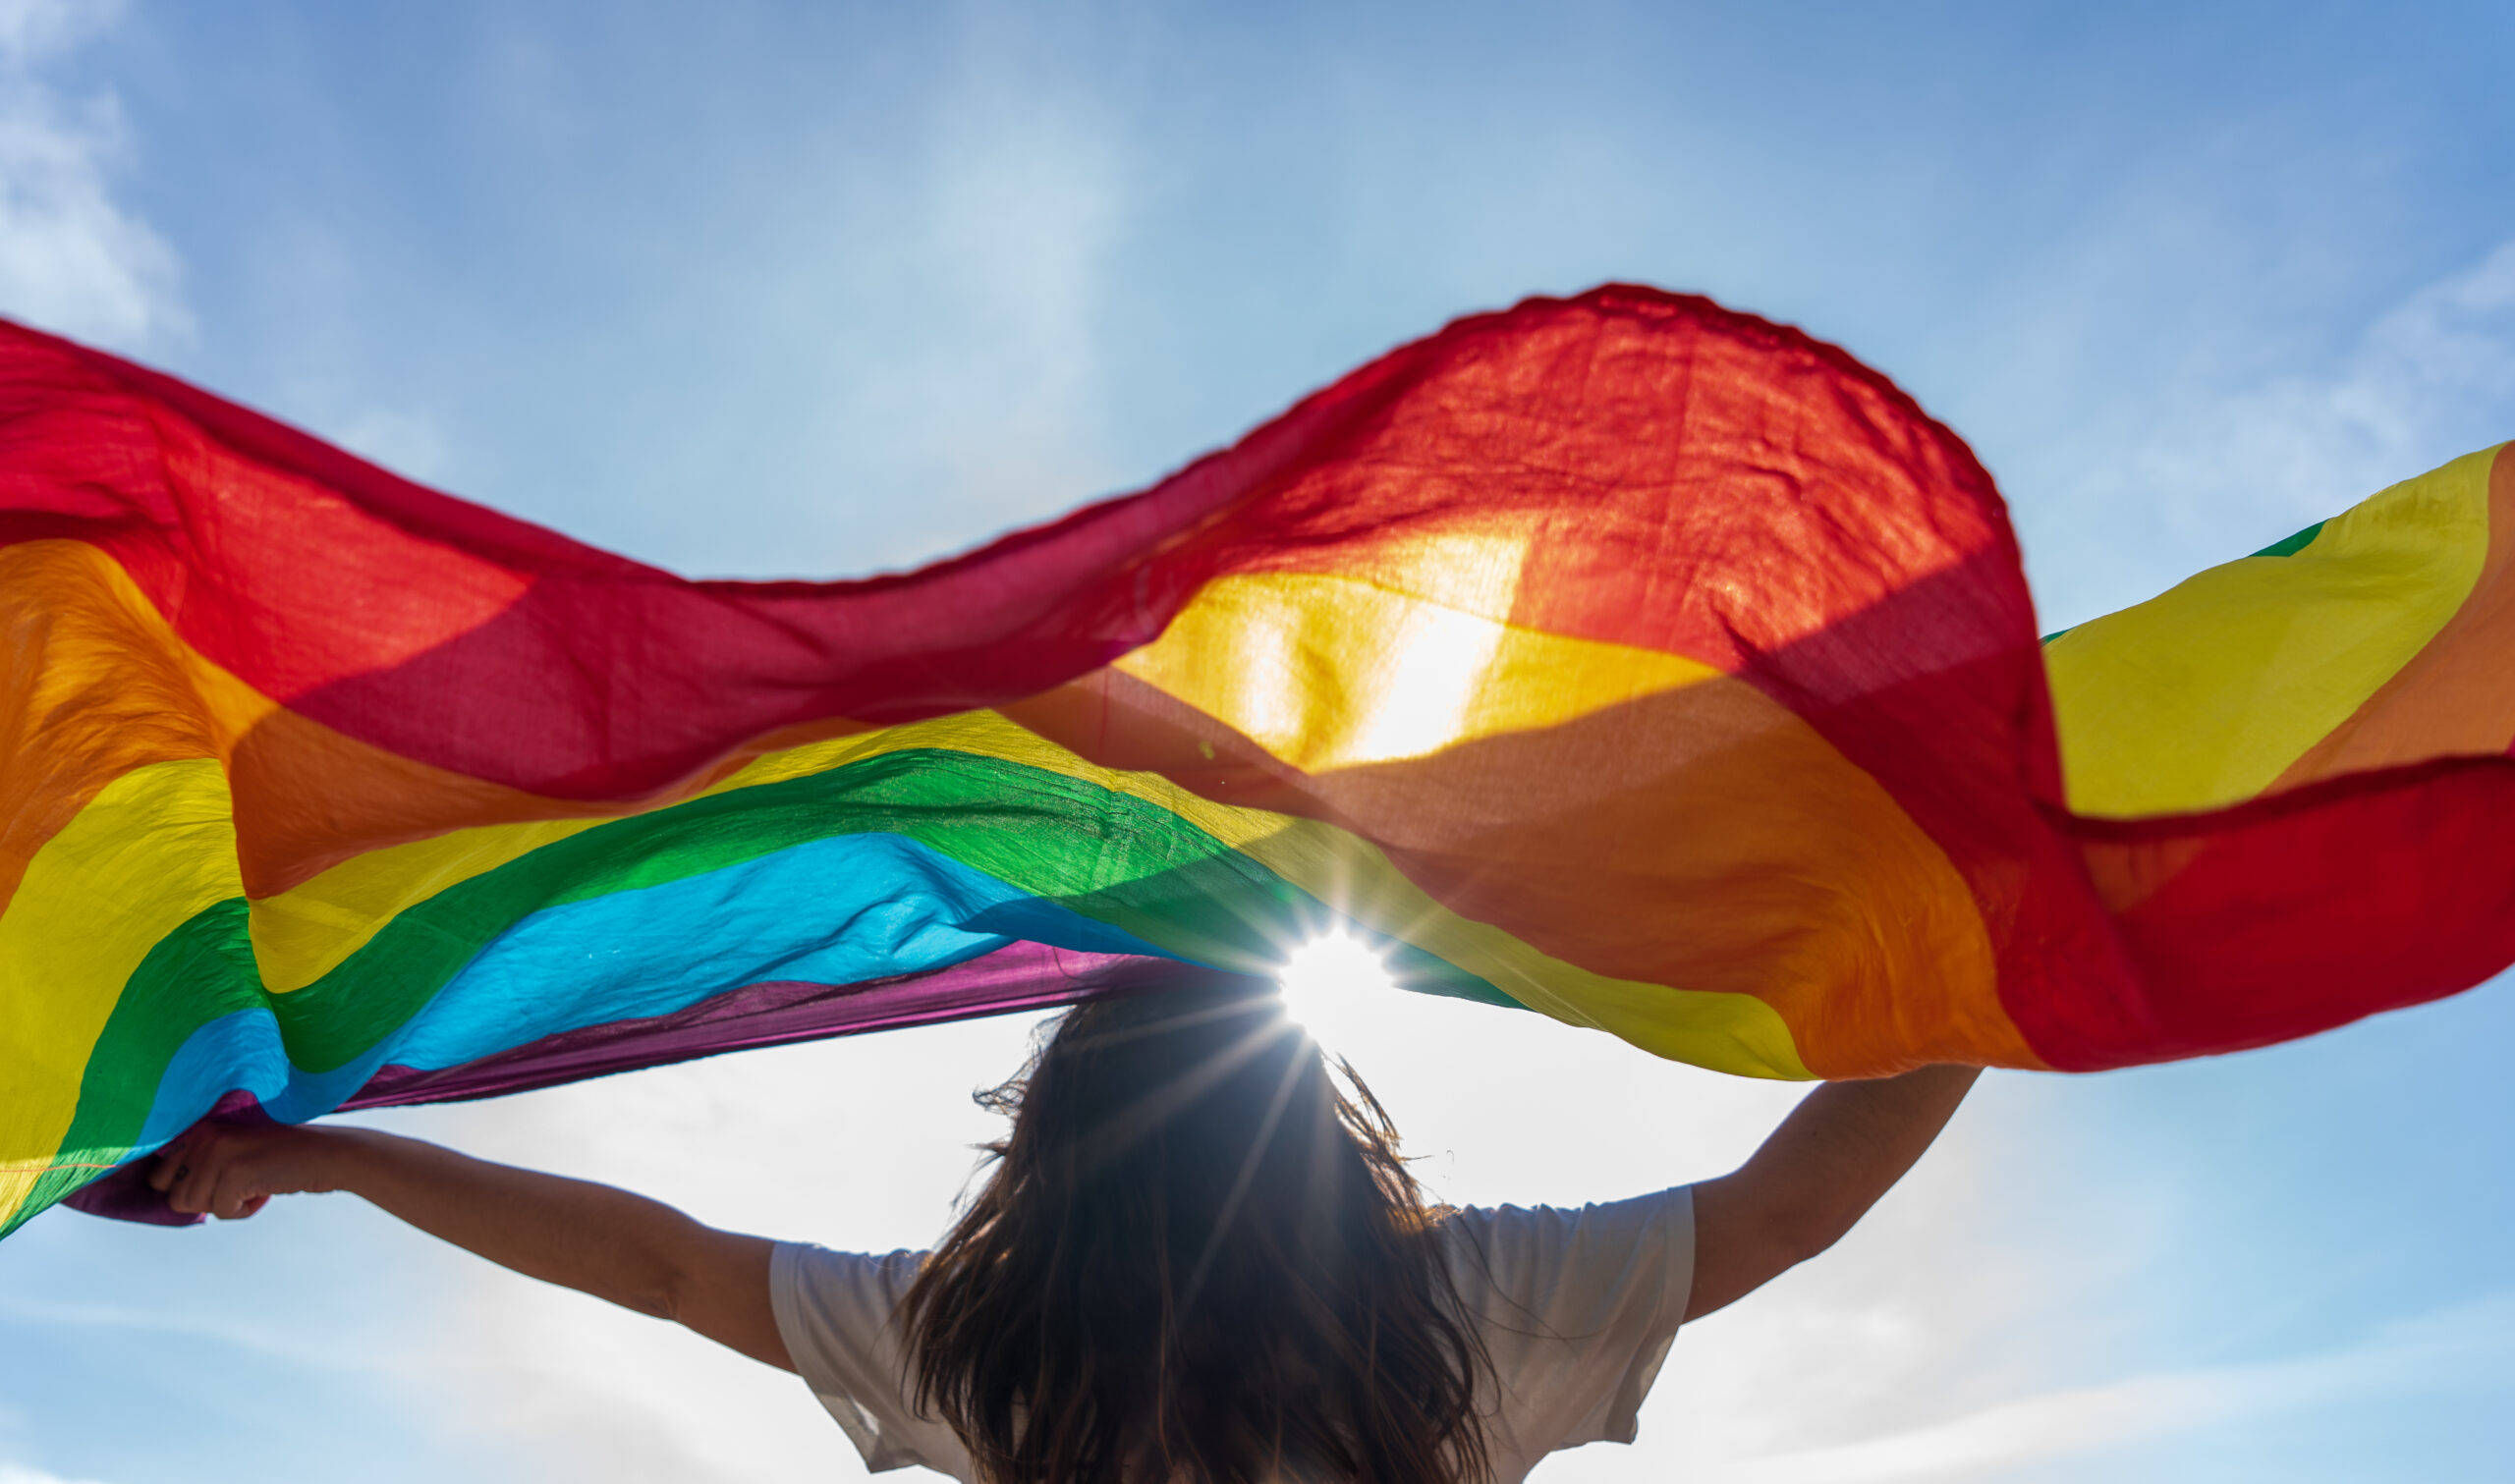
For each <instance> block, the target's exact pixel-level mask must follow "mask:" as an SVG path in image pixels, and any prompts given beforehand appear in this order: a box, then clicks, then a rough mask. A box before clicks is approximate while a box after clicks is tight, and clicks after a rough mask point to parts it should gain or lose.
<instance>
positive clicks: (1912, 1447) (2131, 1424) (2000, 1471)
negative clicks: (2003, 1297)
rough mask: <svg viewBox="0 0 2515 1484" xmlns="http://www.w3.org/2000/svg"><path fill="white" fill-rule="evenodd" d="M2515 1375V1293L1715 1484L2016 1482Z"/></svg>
mask: <svg viewBox="0 0 2515 1484" xmlns="http://www.w3.org/2000/svg"><path fill="white" fill-rule="evenodd" d="M2510 1373H2515V1292H2510V1293H2501V1294H2496V1295H2492V1296H2489V1297H2487V1298H2483V1299H2480V1300H2477V1301H2473V1302H2469V1303H2464V1304H2458V1305H2455V1306H2453V1307H2450V1308H2447V1309H2443V1310H2439V1311H2437V1312H2435V1313H2432V1314H2427V1315H2423V1316H2420V1317H2418V1318H2415V1319H2411V1320H2407V1321H2403V1322H2400V1323H2397V1324H2394V1325H2390V1326H2387V1327H2385V1328H2384V1329H2383V1330H2381V1331H2379V1332H2377V1333H2376V1334H2375V1335H2374V1336H2372V1337H2370V1338H2369V1339H2367V1340H2366V1341H2364V1342H2363V1343H2361V1344H2358V1345H2355V1346H2350V1347H2344V1348H2341V1349H2337V1350H2330V1351H2326V1352H2323V1353H2320V1354H2312V1355H2304V1356H2298V1357H2294V1358H2290V1359H2285V1360H2274V1361H2264V1362H2261V1363H2256V1364H2250V1365H2229V1366H2218V1367H2212V1368H2208V1369H2196V1370H2184V1371H2171V1372H2163V1373H2158V1374H2152V1375H2143V1376H2132V1377H2127V1378H2124V1379H2122V1380H2118V1381H2113V1382H2108V1383H2105V1384H2103V1385H2099V1386H2084V1387H2073V1388H2069V1389H2065V1390H2058V1391H2052V1392H2047V1393H2044V1394H2042V1395H2040V1396H2033V1397H2027V1398H2024V1399H2022V1400H2018V1401H2011V1402H2001V1403H1998V1404H1996V1405H1991V1406H1986V1407H1984V1408H1981V1409H1979V1410H1977V1411H1973V1412H1970V1413H1967V1414H1966V1415H1963V1416H1960V1417H1956V1418H1953V1419H1951V1420H1948V1421H1944V1422H1937V1423H1932V1424H1929V1425H1928V1426H1924V1427H1918V1428H1912V1429H1909V1430H1906V1431H1901V1432H1895V1433H1889V1434H1886V1435H1883V1436H1879V1437H1873V1438H1870V1439H1867V1440H1864V1441H1862V1442H1858V1443H1852V1444H1847V1445H1844V1446H1840V1447H1834V1448H1820V1449H1811V1450H1807V1451H1804V1452H1796V1453H1783V1454H1775V1455H1771V1456H1768V1457H1762V1458H1760V1459H1754V1460H1750V1461H1746V1462H1742V1463H1739V1464H1736V1465H1734V1466H1732V1467H1730V1468H1728V1469H1725V1470H1721V1471H1718V1472H1717V1473H1716V1474H1715V1475H1714V1476H1713V1477H1715V1478H1716V1479H1717V1480H1718V1481H1720V1484H1890V1481H1897V1480H1906V1479H1928V1480H1949V1481H1954V1480H1964V1479H1984V1478H1991V1477H1997V1476H2010V1477H2014V1476H2016V1475H2015V1474H2014V1473H2013V1472H2012V1471H2014V1470H2019V1469H2027V1468H2031V1467H2033V1466H2036V1465H2040V1464H2044V1463H2049V1462H2053V1461H2056V1460H2059V1459H2063V1458H2072V1457H2096V1456H2101V1455H2103V1454H2106V1453H2111V1452H2118V1451H2120V1450H2123V1449H2127V1448H2131V1447H2135V1446H2137V1445H2140V1444H2144V1443H2151V1442H2154V1441H2156V1440H2158V1439H2162V1438H2167V1437H2172V1436H2176V1435H2179V1434H2186V1433H2192V1432H2197V1431H2200V1430H2202V1429H2206V1428H2209V1427H2215V1426H2223V1425H2226V1424H2229V1423H2233V1422H2238V1421H2242V1420H2245V1419H2249V1418H2258V1417H2262V1416H2264V1415H2267V1414H2275V1413H2281V1412H2293V1411H2298V1410H2302V1409H2304V1408H2307V1407H2318V1406H2324V1405H2329V1404H2332V1403H2336V1402H2351V1401H2365V1400H2368V1399H2371V1398H2378V1397H2382V1396H2386V1395H2399V1394H2402V1393H2420V1392H2431V1391H2438V1390H2455V1389H2464V1388H2472V1389H2485V1390H2491V1391H2495V1390H2499V1389H2502V1388H2503V1387H2504V1386H2505V1385H2506V1384H2507V1382H2508V1380H2509V1378H2510Z"/></svg>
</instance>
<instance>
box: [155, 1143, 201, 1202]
mask: <svg viewBox="0 0 2515 1484" xmlns="http://www.w3.org/2000/svg"><path fill="white" fill-rule="evenodd" d="M191 1143H192V1135H191V1134H190V1133H179V1134H177V1135H175V1137H174V1138H172V1139H170V1140H168V1141H167V1144H166V1147H165V1148H163V1149H160V1150H158V1151H157V1161H156V1163H155V1164H153V1165H151V1166H149V1167H148V1188H149V1189H151V1190H170V1189H172V1188H173V1187H174V1184H175V1182H177V1181H179V1180H182V1179H183V1178H184V1177H186V1176H188V1175H190V1174H192V1173H193V1172H192V1162H191V1157H190V1145H191Z"/></svg>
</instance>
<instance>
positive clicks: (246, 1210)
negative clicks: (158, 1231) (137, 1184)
mask: <svg viewBox="0 0 2515 1484" xmlns="http://www.w3.org/2000/svg"><path fill="white" fill-rule="evenodd" d="M355 1137H356V1134H355V1132H354V1131H353V1130H348V1129H337V1128H303V1127H293V1126H290V1125H286V1124H275V1125H269V1126H265V1127H246V1126H243V1125H238V1124H212V1123H203V1124H196V1125H194V1126H193V1127H191V1128H190V1129H188V1130H186V1131H185V1132H184V1133H183V1134H182V1135H181V1136H180V1137H178V1138H176V1139H175V1140H174V1141H173V1142H172V1143H169V1144H168V1145H167V1146H166V1147H165V1148H164V1149H162V1150H160V1151H158V1154H157V1164H156V1166H155V1168H153V1169H151V1170H150V1171H149V1172H148V1183H149V1186H150V1187H151V1188H152V1189H157V1190H163V1191H164V1192H166V1203H167V1204H168V1205H170V1206H172V1207H174V1208H175V1209H176V1210H178V1211H181V1212H183V1213H184V1214H186V1215H188V1216H192V1215H206V1216H215V1217H217V1218H218V1219H219V1220H221V1221H242V1220H244V1219H245V1218H246V1217H248V1216H251V1215H252V1214H253V1213H254V1212H256V1211H259V1210H260V1209H261V1208H262V1207H263V1206H264V1205H266V1204H268V1203H269V1201H270V1198H271V1197H272V1196H274V1195H296V1194H301V1193H305V1192H310V1191H318V1190H337V1189H339V1188H340V1186H341V1179H342V1175H343V1171H344V1165H345V1156H346V1155H347V1154H348V1153H349V1148H348V1146H349V1144H350V1143H351V1142H352V1141H353V1140H354V1139H355Z"/></svg>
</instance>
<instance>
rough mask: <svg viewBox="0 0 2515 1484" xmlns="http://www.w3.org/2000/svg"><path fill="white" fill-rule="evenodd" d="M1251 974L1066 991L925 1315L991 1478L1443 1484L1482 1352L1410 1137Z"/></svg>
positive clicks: (930, 1350)
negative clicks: (1432, 1230)
mask: <svg viewBox="0 0 2515 1484" xmlns="http://www.w3.org/2000/svg"><path fill="white" fill-rule="evenodd" d="M1347 1078H1348V1080H1349V1081H1351V1086H1352V1090H1351V1092H1350V1093H1348V1092H1347V1091H1345V1090H1343V1089H1340V1088H1339V1086H1338V1085H1337V1082H1336V1080H1335V1079H1334V1078H1332V1077H1331V1076H1330V1075H1329V1073H1328V1071H1327V1068H1326V1067H1325V1065H1324V1064H1323V1062H1322V1059H1321V1058H1320V1055H1319V1052H1318V1048H1317V1046H1316V1044H1315V1043H1314V1042H1313V1041H1312V1040H1311V1039H1310V1038H1309V1037H1308V1036H1306V1035H1304V1034H1303V1033H1302V1032H1301V1030H1300V1029H1299V1027H1297V1026H1295V1025H1293V1024H1292V1023H1291V1022H1290V1021H1288V1020H1286V1019H1285V1018H1284V1017H1283V1011H1282V1005H1281V1002H1280V1001H1279V1000H1278V999H1277V997H1276V996H1274V995H1273V994H1271V993H1269V992H1267V988H1266V986H1264V985H1263V984H1261V983H1258V982H1257V981H1249V980H1231V979H1220V978H1202V979H1193V980H1183V981H1182V982H1181V983H1179V984H1177V985H1175V986H1173V987H1170V988H1167V989H1162V990H1155V991H1151V992H1148V993H1144V994H1139V995H1133V996H1128V997H1126V998H1120V999H1110V1000H1103V1001H1099V1002H1097V1003H1094V1004H1090V1005H1086V1006H1083V1007H1080V1008H1078V1009H1076V1010H1073V1011H1069V1012H1068V1013H1067V1014H1066V1015H1065V1016H1064V1017H1062V1018H1061V1019H1060V1020H1058V1021H1057V1022H1056V1023H1055V1025H1054V1027H1053V1028H1052V1030H1051V1032H1050V1033H1049V1034H1047V1035H1046V1037H1045V1038H1044V1039H1043V1040H1042V1042H1041V1044H1040V1046H1039V1048H1038V1051H1037V1053H1036V1054H1035V1055H1034V1057H1033V1059H1032V1062H1031V1065H1030V1067H1029V1068H1028V1069H1027V1070H1026V1071H1025V1072H1024V1073H1023V1074H1022V1075H1021V1076H1020V1077H1017V1078H1016V1079H1015V1080H1013V1081H1011V1082H1008V1083H1006V1084H1005V1085H1004V1086H1002V1087H999V1088H996V1089H995V1090H993V1091H992V1092H989V1093H985V1094H981V1097H982V1100H984V1101H986V1102H988V1103H989V1104H990V1105H992V1106H995V1107H998V1108H1000V1109H1002V1110H1003V1111H1005V1112H1007V1113H1010V1114H1011V1115H1012V1116H1013V1128H1012V1131H1011V1133H1010V1134H1009V1135H1008V1136H1007V1137H1006V1138H1005V1139H1004V1140H1003V1141H1002V1142H1001V1143H998V1144H996V1145H993V1146H991V1150H990V1152H991V1153H992V1154H993V1155H994V1156H995V1165H994V1168H993V1170H992V1171H991V1172H989V1175H988V1178H987V1180H986V1182H985V1184H984V1185H983V1187H982V1188H981V1189H980V1190H979V1191H978V1196H977V1198H976V1199H975V1200H974V1201H973V1202H972V1204H971V1207H970V1209H969V1211H968V1213H967V1214H966V1215H965V1216H964V1217H963V1218H962V1219H961V1221H960V1223H959V1224H958V1225H957V1226H956V1227H955V1228H954V1229H953V1231H952V1233H951V1235H950V1236H949V1237H947V1238H946V1239H945V1241H944V1242H943V1244H942V1246H941V1247H940V1248H938V1249H937V1250H936V1252H935V1253H934V1255H933V1256H932V1257H931V1258H930V1259H929V1260H928V1261H927V1263H926V1266H925V1268H924V1271H923V1272H922V1274H921V1275H920V1277H919V1279H918V1282H917V1286H916V1288H915V1289H914V1290H912V1291H911V1292H910V1294H909V1297H908V1301H907V1304H906V1306H905V1309H904V1317H905V1322H906V1324H907V1328H908V1339H909V1347H910V1351H911V1354H912V1355H913V1357H914V1361H915V1365H916V1376H917V1384H918V1397H919V1402H920V1404H921V1405H923V1406H927V1407H930V1408H932V1409H934V1410H936V1411H937V1412H939V1414H940V1415H941V1416H942V1417H943V1418H944V1420H945V1421H947V1422H949V1423H950V1424H951V1426H952V1427H953V1429H954V1430H955V1431H956V1432H958V1433H959V1434H960V1435H961V1437H962V1439H963V1440H964V1441H965V1442H966V1443H967V1444H968V1445H969V1448H970V1452H971V1456H972V1457H973V1458H974V1459H975V1460H976V1461H977V1463H978V1467H979V1468H980V1470H981V1471H982V1472H983V1473H984V1474H985V1476H986V1477H988V1478H989V1479H990V1480H992V1481H994V1484H1120V1481H1124V1484H1261V1481H1271V1480H1274V1479H1276V1478H1278V1477H1284V1478H1300V1479H1309V1478H1316V1479H1340V1478H1350V1479H1364V1480H1370V1481H1374V1484H1449V1481H1453V1480H1458V1479H1473V1478H1477V1477H1479V1476H1481V1474H1482V1473H1483V1457H1482V1449H1481V1439H1480V1438H1479V1435H1478V1432H1477V1426H1476V1387H1477V1385H1478V1381H1479V1376H1478V1369H1479V1364H1480V1360H1481V1357H1480V1356H1479V1354H1478V1351H1477V1348H1476V1342H1475V1339H1474V1335H1473V1331H1471V1330H1470V1329H1469V1328H1468V1327H1467V1326H1466V1324H1465V1323H1464V1322H1463V1320H1462V1319H1461V1318H1460V1316H1459V1315H1458V1313H1457V1310H1456V1299H1455V1297H1454V1296H1453V1294H1452V1291H1451V1289H1450V1285H1449V1279H1448V1274H1447V1271H1446V1269H1445V1268H1444V1267H1443V1266H1442V1264H1441V1260H1440V1256H1439V1253H1438V1252H1437V1250H1436V1249H1435V1247H1434V1245H1433V1243H1432V1242H1431V1241H1430V1240H1429V1239H1428V1233H1427V1231H1426V1229H1425V1210H1424V1206H1423V1203H1422V1198H1421V1195H1420V1193H1419V1192H1418V1190H1417V1188H1416V1185H1415V1182H1414V1181H1413V1179H1412V1178H1411V1177H1410V1176H1409V1175H1408V1174H1407V1172H1406V1168H1405V1166H1404V1164H1403V1163H1401V1162H1400V1160H1399V1158H1398V1154H1397V1147H1396V1134H1395V1130H1394V1129H1392V1128H1391V1127H1389V1124H1388V1120H1387V1116H1386V1115H1385V1114H1383V1113H1382V1112H1381V1111H1380V1108H1379V1105H1378V1104H1377V1103H1375V1102H1374V1101H1372V1099H1371V1096H1370V1093H1369V1090H1368V1089H1366V1088H1364V1087H1363V1086H1362V1085H1361V1083H1360V1082H1359V1081H1353V1080H1352V1078H1351V1073H1350V1071H1348V1073H1347Z"/></svg>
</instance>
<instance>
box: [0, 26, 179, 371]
mask: <svg viewBox="0 0 2515 1484" xmlns="http://www.w3.org/2000/svg"><path fill="white" fill-rule="evenodd" d="M119 9H120V8H119V7H118V6H115V5H109V4H95V5H80V4H76V3H73V0H7V3H0V313H7V314H10V315H13V316H16V317H19V318H22V319H25V320H28V321H29V322H31V323H34V324H38V325H41V326H43V327H44V328H46V329H50V330H58V331H60V332H62V333H64V334H67V335H72V336H76V337H79V338H81V339H85V340H93V341H98V342H101V343H103V344H106V345H110V346H113V347H115V348H117V349H120V350H126V351H143V350H148V349H152V348H156V347H159V346H162V345H165V344H166V343H168V342H170V341H179V340H181V339H182V338H183V337H184V336H186V335H187V334H189V333H190V329H191V319H190V316H189V315H188V314H187V313H186V311H185V309H184V306H183V303H182V300H181V297H180V294H179V293H178V289H177V266H176V261H175V255H174V253H173V251H172V250H171V249H169V248H168V247H167V246H166V244H165V242H164V241H163V240H162V239H161V238H159V237H158V236H157V234H156V233H155V232H153V231H151V230H150V229H149V227H148V225H147V223H145V222H144V221H142V220H140V217H139V216H138V215H136V214H135V213H133V212H132V211H131V210H129V209H128V208H126V207H125V206H124V205H122V204H121V203H120V202H118V201H117V200H116V199H115V198H114V193H113V191H112V178H113V176H114V174H115V173H116V171H117V170H118V169H119V168H120V167H121V166H122V165H123V163H124V156H125V140H124V132H123V125H122V116H121V112H120V109H119V107H118V105H117V103H116V101H115V98H114V96H113V94H112V93H110V92H97V93H94V94H92V95H89V96H85V97H79V98H71V97H65V96H63V95H62V94H61V93H60V92H58V91H57V90H56V89H55V88H54V87H53V86H52V85H50V84H49V83H48V82H46V81H45V78H44V73H45V71H46V69H47V68H48V67H49V66H50V65H51V64H53V63H55V62H57V61H59V60H61V59H62V58H63V57H65V56H67V55H68V54H69V53H70V52H72V51H74V50H75V49H76V48H78V47H79V46H80V45H82V44H84V42H86V41H87V40H89V39H91V38H92V37H93V36H94V35H96V34H97V33H98V32H99V31H101V30H102V29H104V28H105V27H107V26H109V25H110V24H111V23H112V22H113V21H114V20H115V19H116V17H117V14H118V12H119Z"/></svg>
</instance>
